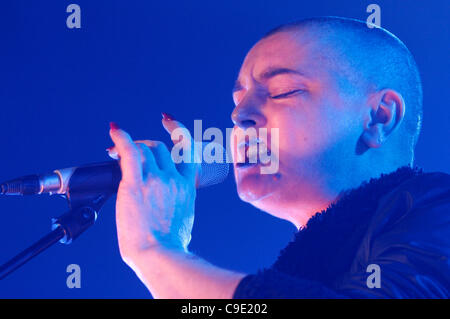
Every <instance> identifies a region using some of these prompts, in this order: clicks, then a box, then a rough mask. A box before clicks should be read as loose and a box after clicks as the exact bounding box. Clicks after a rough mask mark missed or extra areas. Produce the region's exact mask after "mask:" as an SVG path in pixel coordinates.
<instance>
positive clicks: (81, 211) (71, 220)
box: [0, 187, 112, 280]
mask: <svg viewBox="0 0 450 319" xmlns="http://www.w3.org/2000/svg"><path fill="white" fill-rule="evenodd" d="M73 189H74V191H72V192H70V189H69V191H68V192H67V199H68V203H69V208H70V209H69V211H68V212H66V213H64V214H63V215H61V216H59V217H58V218H52V231H51V232H50V233H48V234H47V235H45V236H44V237H42V238H41V239H39V240H38V241H37V242H35V243H34V244H33V245H31V246H30V247H28V248H27V249H25V250H24V251H22V252H21V253H19V254H18V255H16V256H15V257H13V258H12V259H10V260H9V261H8V262H6V263H5V264H3V265H1V266H0V280H1V279H3V278H5V277H6V276H8V275H9V274H11V273H12V272H13V271H15V270H17V269H18V268H19V267H20V266H22V265H24V264H25V263H26V262H28V261H30V260H31V259H32V258H33V257H35V256H37V255H39V254H40V253H41V252H43V251H44V250H46V249H47V248H49V247H50V246H52V245H53V244H55V243H57V242H58V241H59V242H60V243H62V244H70V243H71V242H72V241H73V240H74V239H76V238H77V237H78V236H80V235H81V234H82V233H83V232H84V231H85V230H86V229H88V228H89V227H90V226H92V225H93V224H94V222H95V221H96V219H97V215H98V212H99V210H100V208H101V207H102V206H103V204H104V203H105V202H106V200H107V199H108V198H109V197H110V196H111V195H112V192H98V193H92V192H86V191H82V190H78V191H76V189H77V188H76V187H74V188H73Z"/></svg>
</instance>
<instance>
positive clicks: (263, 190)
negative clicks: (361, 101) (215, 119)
mask: <svg viewBox="0 0 450 319" xmlns="http://www.w3.org/2000/svg"><path fill="white" fill-rule="evenodd" d="M327 50H328V48H326V47H324V45H323V44H320V43H318V41H316V40H315V39H314V37H313V36H311V35H307V34H306V33H300V32H297V33H294V32H279V33H276V34H274V35H271V36H270V37H267V38H265V39H262V40H261V41H259V42H258V43H257V44H256V45H255V46H254V47H253V48H252V49H251V50H250V51H249V53H248V54H247V56H246V58H245V60H244V63H243V65H242V67H241V69H240V72H239V76H238V79H237V81H236V85H235V87H234V90H233V100H234V103H235V109H234V110H233V113H232V120H233V122H234V124H235V125H234V128H233V134H236V135H244V134H245V131H246V130H248V129H249V128H254V129H256V130H258V129H259V128H266V129H267V132H268V138H267V140H266V141H263V142H266V144H267V147H268V148H269V149H270V148H273V147H271V143H278V148H279V154H277V155H278V160H279V164H278V165H279V169H278V171H277V172H276V173H274V174H261V166H262V165H261V164H259V163H257V164H255V165H250V166H241V165H238V164H237V163H236V159H237V158H238V157H239V155H241V156H242V154H239V149H236V148H235V147H234V146H232V155H233V159H234V173H235V180H236V184H237V191H238V194H239V196H240V198H241V199H242V200H244V201H246V202H249V203H251V204H252V205H254V206H256V207H258V208H260V209H262V210H264V211H266V212H269V213H271V214H273V215H275V216H277V217H280V218H284V219H288V220H291V221H293V222H294V223H295V224H296V225H297V226H300V224H301V223H304V222H306V220H307V219H309V217H310V215H311V214H312V213H314V212H316V211H317V210H320V209H324V208H326V206H327V205H328V204H329V203H330V201H331V200H332V199H333V198H334V197H336V196H337V194H338V192H339V191H340V190H342V188H343V187H345V185H344V182H343V181H342V179H343V178H344V177H345V176H346V174H347V175H348V174H349V171H350V170H351V167H352V165H353V164H354V163H355V158H354V157H355V155H354V153H355V152H354V149H355V144H356V141H357V140H358V137H359V135H360V134H361V131H360V128H361V127H362V123H361V120H360V119H361V116H360V115H361V114H360V111H358V107H357V105H358V98H356V97H355V96H350V95H348V94H347V93H344V92H343V91H344V90H343V89H342V88H343V86H344V84H345V82H346V81H345V78H342V76H341V75H340V74H339V72H338V71H337V70H338V68H335V67H334V66H333V61H332V59H329V57H328V56H327V53H326V51H327ZM334 63H336V62H334ZM345 91H348V90H345ZM358 112H359V113H358ZM273 128H277V129H278V131H279V140H278V141H274V140H272V141H271V136H270V132H271V129H273ZM232 143H233V142H232ZM272 146H273V145H272ZM241 151H242V149H241ZM244 152H245V149H244ZM293 215H297V216H296V217H295V218H294V217H293ZM293 219H295V221H294V220H293Z"/></svg>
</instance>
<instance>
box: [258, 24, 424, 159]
mask: <svg viewBox="0 0 450 319" xmlns="http://www.w3.org/2000/svg"><path fill="white" fill-rule="evenodd" d="M280 32H291V33H297V34H298V35H299V36H301V37H302V38H303V39H305V38H306V39H308V40H310V41H311V42H316V44H317V50H316V53H317V58H319V59H321V60H322V61H323V63H327V65H328V66H329V67H330V69H331V70H332V71H334V72H335V74H336V76H337V77H338V81H339V83H340V87H341V89H342V91H343V92H346V93H348V94H352V93H357V92H358V93H368V92H371V91H376V90H382V89H385V88H390V89H393V90H395V91H397V92H399V93H400V94H401V95H402V97H403V99H404V101H405V105H406V107H405V109H406V112H405V117H404V120H403V123H402V125H401V128H400V130H401V131H402V133H403V134H404V135H406V136H403V139H402V140H403V141H406V143H405V149H408V150H409V151H412V150H413V149H414V146H415V144H416V142H417V138H418V135H419V132H420V127H421V120H422V85H421V81H420V76H419V71H418V69H417V65H416V63H415V61H414V58H413V56H412V54H411V53H410V52H409V50H408V49H407V47H406V46H405V45H404V44H403V43H402V42H401V41H400V40H399V39H398V38H397V37H395V36H394V35H393V34H392V33H390V32H388V31H387V30H385V29H382V28H378V27H374V28H368V26H367V24H366V23H365V22H362V21H359V20H354V19H348V18H341V17H318V18H310V19H305V20H301V21H298V22H294V23H289V24H284V25H282V26H279V27H277V28H275V29H273V30H271V31H270V32H268V33H267V34H266V35H265V36H264V37H263V38H268V37H271V36H273V35H276V34H278V33H280Z"/></svg>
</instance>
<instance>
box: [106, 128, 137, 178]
mask: <svg viewBox="0 0 450 319" xmlns="http://www.w3.org/2000/svg"><path fill="white" fill-rule="evenodd" d="M110 126H111V129H110V130H109V135H110V136H111V139H112V141H113V142H114V146H115V148H116V150H117V154H118V156H119V158H120V167H121V170H122V180H123V181H126V182H130V183H133V182H135V181H140V180H142V164H141V158H140V152H139V150H138V148H137V146H136V144H134V142H133V141H132V139H131V137H130V135H128V133H127V132H125V131H124V130H121V129H120V128H119V127H118V126H117V124H115V123H110Z"/></svg>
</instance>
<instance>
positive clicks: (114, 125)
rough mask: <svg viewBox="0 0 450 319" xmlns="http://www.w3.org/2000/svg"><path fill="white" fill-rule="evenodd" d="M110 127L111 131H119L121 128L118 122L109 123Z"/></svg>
mask: <svg viewBox="0 0 450 319" xmlns="http://www.w3.org/2000/svg"><path fill="white" fill-rule="evenodd" d="M109 127H110V128H111V130H118V129H119V128H120V127H119V125H117V123H116V122H109Z"/></svg>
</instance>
